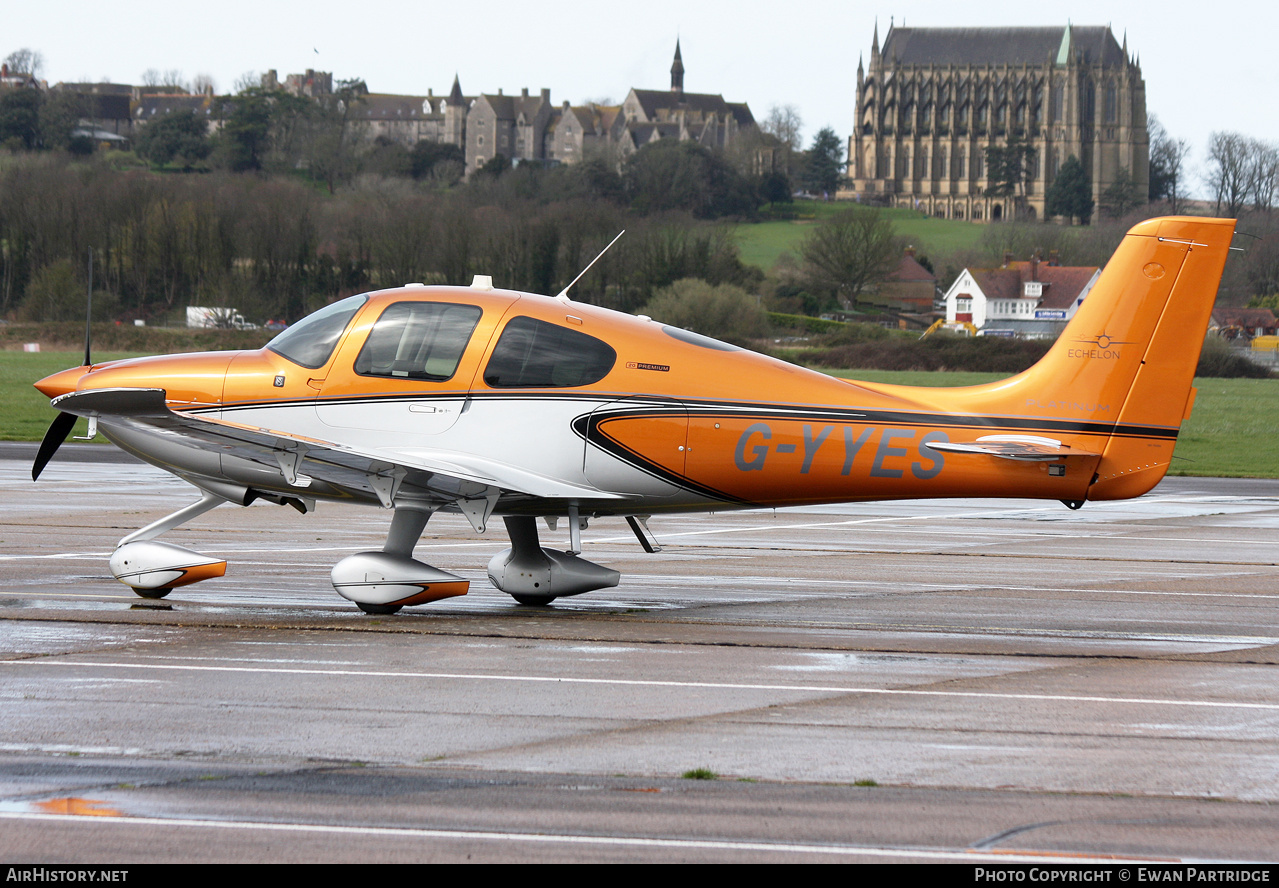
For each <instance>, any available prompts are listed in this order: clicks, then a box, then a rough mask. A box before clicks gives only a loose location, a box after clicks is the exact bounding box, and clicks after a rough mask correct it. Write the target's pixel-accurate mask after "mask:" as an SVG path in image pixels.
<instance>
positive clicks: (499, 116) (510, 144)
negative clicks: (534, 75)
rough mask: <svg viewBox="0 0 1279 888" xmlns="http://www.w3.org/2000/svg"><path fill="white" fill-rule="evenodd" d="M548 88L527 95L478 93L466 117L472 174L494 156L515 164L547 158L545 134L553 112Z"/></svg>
mask: <svg viewBox="0 0 1279 888" xmlns="http://www.w3.org/2000/svg"><path fill="white" fill-rule="evenodd" d="M553 110H554V109H553V108H552V106H551V91H550V90H549V89H544V90H542V91H541V93H540V94H539V95H536V96H530V95H529V92H528V90H527V89H524V90H521V92H520V95H518V96H508V95H504V94H503V93H502V91H501V90H498V93H497V95H495V96H493V95H487V94H484V95H480V96H479V97H478V98H476V100H475V101H474V102H472V103H471V110H470V113H469V114H467V116H466V169H467V172H468V173H473V172H475V171H476V170H478V169H479V168H480V167H482V166H484V164H486V163H488V162H489V161H490V160H492V159H493V158H494V157H496V156H497V155H499V154H500V155H502V156H503V157H505V158H506V159H507V160H509V161H512V162H515V163H523V162H528V161H542V160H545V159H546V150H545V144H544V141H543V140H544V137H545V135H546V127H547V124H548V123H549V122H550V120H551V115H552V112H553Z"/></svg>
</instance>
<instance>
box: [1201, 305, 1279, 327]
mask: <svg viewBox="0 0 1279 888" xmlns="http://www.w3.org/2000/svg"><path fill="white" fill-rule="evenodd" d="M1212 319H1213V321H1214V322H1215V323H1216V324H1217V325H1218V326H1235V327H1273V326H1274V325H1275V313H1274V312H1272V311H1271V310H1270V309H1268V308H1219V309H1216V310H1214V311H1213V313H1212Z"/></svg>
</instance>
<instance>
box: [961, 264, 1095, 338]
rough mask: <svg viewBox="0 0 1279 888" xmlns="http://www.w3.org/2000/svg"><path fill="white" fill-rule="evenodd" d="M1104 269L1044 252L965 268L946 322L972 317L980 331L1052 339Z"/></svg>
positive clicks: (970, 320)
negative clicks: (1019, 259) (1062, 261)
mask: <svg viewBox="0 0 1279 888" xmlns="http://www.w3.org/2000/svg"><path fill="white" fill-rule="evenodd" d="M1100 276H1101V269H1100V268H1097V267H1095V266H1094V267H1083V266H1065V265H1057V264H1055V263H1054V262H1052V261H1051V260H1050V261H1047V262H1045V261H1044V260H1042V259H1039V258H1038V257H1035V258H1033V259H1031V260H1030V261H1028V262H1013V261H1011V259H1008V260H1006V261H1005V262H1004V264H1003V265H1002V266H1001V267H999V268H965V269H964V270H963V272H962V273H961V274H960V275H959V277H957V278H956V279H955V282H954V283H953V284H951V285H950V289H949V290H947V291H946V297H945V299H946V322H947V323H948V324H956V323H970V324H972V325H973V326H974V327H976V328H977V330H978V334H979V335H986V336H989V335H1002V336H1023V337H1026V338H1029V339H1052V338H1055V337H1056V336H1057V334H1058V333H1060V332H1061V329H1062V327H1064V326H1065V324H1066V321H1068V320H1070V319H1071V318H1072V317H1074V316H1075V312H1076V310H1078V308H1079V306H1080V305H1081V304H1083V301H1084V297H1086V296H1087V295H1088V291H1089V290H1091V289H1092V288H1093V285H1094V284H1096V283H1097V278H1099V277H1100Z"/></svg>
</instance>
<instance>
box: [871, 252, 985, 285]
mask: <svg viewBox="0 0 1279 888" xmlns="http://www.w3.org/2000/svg"><path fill="white" fill-rule="evenodd" d="M887 279H888V280H890V281H899V282H901V283H911V282H914V281H927V282H928V283H930V284H936V283H937V277H936V276H935V275H934V274H933V273H932V272H931V271H929V270H928V269H927V268H924V266H922V265H920V264H919V261H918V260H917V259H915V254H914V252H913V251H911V250H907V251H906V252H904V253H902V257H901V259H900V260H899V261H898V263H897V270H896V271H894V272H893V273H892V274H890V275H888V278H887ZM982 292H983V293H984V292H985V288H984V287H983V288H982Z"/></svg>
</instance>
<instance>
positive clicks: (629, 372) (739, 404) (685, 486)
mask: <svg viewBox="0 0 1279 888" xmlns="http://www.w3.org/2000/svg"><path fill="white" fill-rule="evenodd" d="M352 300H353V301H356V302H358V304H357V305H354V306H353V307H352V308H351V311H350V317H349V318H347V319H346V321H345V324H344V326H341V328H340V329H339V330H337V331H336V333H334V332H333V331H331V330H330V331H328V334H326V335H329V336H330V337H331V338H332V343H331V347H329V348H326V342H324V341H322V342H320V343H319V345H318V346H317V345H315V344H314V343H305V342H304V343H303V347H302V348H298V347H296V345H295V347H293V348H290V347H289V343H288V342H287V341H286V342H285V343H284V344H283V345H282V346H281V345H277V343H279V342H280V339H277V340H276V341H275V342H273V343H272V345H270V346H268V347H266V348H264V349H261V350H258V351H240V352H215V353H207V354H195V355H174V356H168V357H153V358H142V359H135V360H125V361H118V362H113V363H109V364H102V365H97V366H95V367H93V368H92V369H91V370H90V371H89V372H87V373H84V372H81V373H79V374H78V375H77V374H76V373H75V372H73V371H67V372H66V373H64V374H60V375H58V376H55V377H50V379H49V380H46V381H45V382H44V383H42V384H41V387H42V390H43V391H45V392H46V394H50V395H56V394H59V393H61V390H70V389H69V388H67V386H68V385H69V384H70V383H71V382H72V379H73V378H74V386H75V388H76V389H78V390H84V389H91V388H133V387H139V388H145V387H159V388H163V389H164V390H165V392H166V400H167V402H168V405H169V407H170V408H171V409H173V410H174V411H178V412H191V413H194V414H197V415H202V416H209V417H212V418H217V419H220V420H222V421H224V422H231V423H235V424H237V425H241V426H246V427H251V428H255V429H263V430H273V431H278V432H281V433H284V434H286V435H289V436H296V437H301V438H306V439H313V440H316V441H322V442H326V443H331V444H334V445H337V446H339V447H340V446H343V445H345V446H350V447H354V448H357V449H360V450H363V451H375V450H387V451H388V452H398V453H412V452H414V451H415V450H417V449H424V450H429V451H430V452H432V453H434V454H438V453H445V454H447V453H449V452H454V453H458V454H466V455H468V456H469V457H471V458H481V459H485V460H492V461H493V462H494V463H495V464H501V465H516V466H520V467H523V468H524V469H526V470H527V471H529V472H533V473H536V474H538V475H541V476H545V477H548V478H556V479H563V480H566V481H570V482H572V483H574V484H578V485H581V486H583V487H589V488H595V489H598V490H601V491H605V492H607V493H609V494H613V495H618V494H620V495H622V497H623V498H622V499H620V500H619V499H616V498H615V497H614V498H610V499H609V500H600V501H598V502H588V501H581V502H579V503H577V504H578V505H579V506H580V507H582V508H583V509H591V510H593V511H595V512H597V513H608V512H620V513H634V512H637V511H643V512H649V511H668V510H687V509H705V508H707V507H715V508H723V507H732V506H753V505H795V504H804V503H820V502H838V501H853V500H867V499H885V498H907V497H944V496H965V495H983V496H992V495H1010V496H1030V497H1051V498H1054V499H1067V500H1070V499H1083V498H1084V497H1085V495H1086V492H1087V486H1088V483H1089V480H1090V478H1091V476H1092V468H1093V467H1091V466H1084V467H1079V468H1073V467H1072V472H1071V473H1070V474H1069V476H1065V477H1063V476H1061V475H1055V474H1050V473H1049V470H1048V466H1047V465H1046V464H1045V463H1043V462H1027V463H1018V464H1013V465H1009V464H1007V463H1006V462H1005V463H1003V464H996V461H992V460H974V459H971V458H964V457H956V456H955V455H954V454H946V453H943V452H941V451H937V450H933V449H931V448H930V447H929V444H930V443H934V442H946V441H951V440H955V439H957V438H959V439H966V440H971V439H972V438H973V437H975V436H978V435H986V434H998V433H1021V434H1035V435H1044V434H1051V435H1053V437H1054V438H1056V439H1057V440H1061V441H1063V442H1065V443H1067V444H1069V445H1073V446H1080V445H1084V449H1088V448H1087V446H1086V445H1087V444H1089V443H1095V441H1096V440H1100V439H1104V438H1106V437H1107V436H1108V435H1109V434H1110V433H1111V431H1112V426H1111V425H1110V424H1107V423H1105V422H1104V421H1103V422H1081V421H1063V420H1062V419H1061V418H1060V412H1061V411H1060V410H1058V409H1056V408H1057V407H1058V405H1057V404H1055V403H1053V404H1050V405H1049V404H1045V405H1042V406H1041V405H1039V404H1037V403H1035V402H1034V401H1032V400H1030V399H1027V401H1026V403H1025V404H1024V407H1025V409H1024V412H1023V413H1022V414H1021V415H1007V414H1004V415H989V414H986V413H983V412H980V411H972V410H965V409H963V408H964V404H965V399H966V398H967V399H969V400H973V399H974V398H975V397H976V396H979V395H980V394H981V392H983V391H988V390H989V389H990V387H989V386H978V387H973V388H970V389H940V390H939V389H907V388H901V387H894V386H876V385H873V384H867V383H852V382H846V381H843V380H838V379H834V378H832V377H830V376H827V375H825V374H821V373H817V372H814V371H811V370H807V369H804V368H801V367H797V366H794V365H791V364H787V363H785V362H782V361H778V360H776V359H773V358H770V357H766V356H764V355H760V354H757V353H754V352H751V351H747V350H744V349H739V348H735V347H733V346H730V345H726V344H724V343H720V342H717V341H715V340H711V339H707V338H705V337H701V336H698V335H696V334H691V333H688V332H687V331H684V330H680V329H676V328H672V327H668V326H664V325H662V324H659V323H656V322H653V321H651V320H648V319H647V318H642V317H633V316H630V315H624V314H621V313H618V312H613V311H609V310H606V309H601V308H597V307H593V306H589V305H583V304H578V303H572V302H564V301H560V300H556V299H551V298H548V297H544V296H536V295H530V294H521V293H517V292H512V291H503V290H478V289H473V288H453V287H416V286H415V287H408V288H403V289H397V290H388V291H382V292H378V293H374V294H370V295H368V296H366V297H352ZM352 300H349V301H352ZM393 314H396V315H398V316H397V317H395V318H392V315H393ZM453 315H456V316H457V317H456V318H454V320H453V321H452V322H448V321H447V320H445V321H442V320H441V318H442V317H443V318H448V317H451V316H453ZM305 323H306V322H303V325H305ZM380 323H381V324H385V325H387V326H386V327H383V328H382V330H381V333H375V330H378V329H379V327H378V325H379V324H380ZM330 326H333V325H332V324H330ZM525 328H528V329H531V330H532V331H533V332H532V333H529V332H528V329H525ZM388 330H389V331H390V332H389V333H388ZM508 331H509V334H510V335H511V336H514V337H515V339H516V340H517V342H516V344H515V346H514V347H512V346H511V341H510V339H508V340H507V342H506V344H505V345H503V346H502V347H501V348H499V343H501V342H502V340H503V335H504V334H508ZM303 332H304V331H303ZM433 336H434V337H436V338H437V340H439V339H441V338H443V339H449V341H447V342H443V343H441V342H440V341H433V340H432V337H433ZM521 337H522V338H521ZM538 337H540V339H539V338H538ZM295 338H299V339H303V340H304V339H305V337H304V336H295ZM441 346H442V347H441ZM308 349H309V350H308ZM513 354H514V358H513V357H512V355H513ZM520 360H523V361H524V363H523V364H518V361H520ZM309 364H314V366H308V365H309ZM566 367H567V369H565V368H566ZM594 377H598V378H594ZM60 388H61V390H60ZM977 400H980V398H979V397H978V398H977ZM957 406H958V408H959V409H956V407H957ZM1090 406H1092V407H1096V406H1097V405H1090ZM1049 408H1051V409H1049ZM1037 414H1040V415H1037ZM101 428H102V429H103V431H104V432H105V433H106V434H107V435H108V437H110V438H111V439H112V440H113V441H115V442H116V443H117V444H119V445H120V446H121V447H123V448H124V449H126V450H129V451H131V452H133V453H135V454H136V455H138V456H140V457H142V458H143V459H147V460H149V461H152V462H154V463H156V464H158V465H161V466H163V467H165V468H167V469H170V470H173V471H175V472H177V473H178V474H182V475H185V476H187V477H192V478H196V479H198V478H216V479H225V480H230V481H232V482H234V483H237V484H244V485H246V486H249V487H252V488H254V489H260V490H269V491H275V492H286V493H287V492H297V491H296V488H295V486H294V485H292V484H290V483H288V481H287V480H286V479H285V476H284V474H283V473H281V471H279V470H278V469H277V468H276V467H272V466H263V465H262V464H261V463H257V462H251V461H248V460H243V459H238V458H236V457H230V456H224V455H219V454H217V453H214V452H210V451H208V450H196V449H193V448H186V447H173V446H169V445H167V444H166V442H165V441H163V440H160V439H158V438H157V436H156V435H154V434H153V433H149V432H139V431H136V430H129V429H124V428H119V427H114V426H112V425H111V423H110V422H107V421H104V422H103V424H102V426H101ZM1145 434H1153V435H1154V436H1155V437H1156V438H1158V437H1160V436H1161V433H1160V432H1159V431H1158V430H1146V431H1145ZM957 461H963V462H964V463H965V464H964V465H963V466H962V469H955V468H954V467H953V465H952V464H953V463H955V462H957ZM306 493H307V495H308V496H313V497H320V498H324V497H333V498H339V499H346V500H352V501H364V502H376V501H375V500H371V499H370V498H369V497H368V496H367V493H361V492H359V491H353V490H347V489H337V488H330V487H328V486H326V485H318V486H312V487H311V488H310V489H308V490H306ZM526 508H527V509H531V510H533V511H537V512H539V513H545V512H546V511H547V504H546V503H538V504H536V505H533V504H529V505H521V503H520V502H519V500H518V498H508V499H507V500H505V501H504V502H503V503H501V504H500V505H499V508H498V511H499V512H519V511H522V510H524V509H526Z"/></svg>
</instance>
